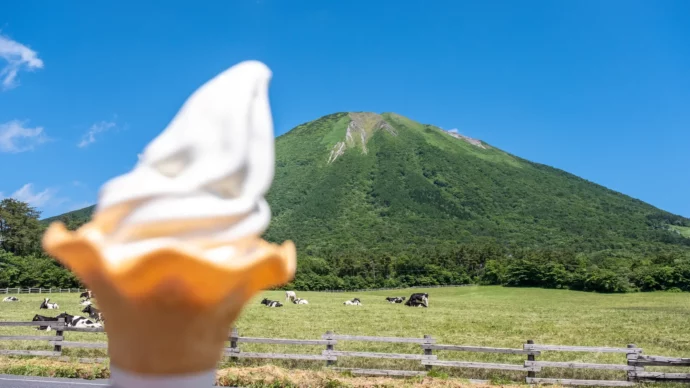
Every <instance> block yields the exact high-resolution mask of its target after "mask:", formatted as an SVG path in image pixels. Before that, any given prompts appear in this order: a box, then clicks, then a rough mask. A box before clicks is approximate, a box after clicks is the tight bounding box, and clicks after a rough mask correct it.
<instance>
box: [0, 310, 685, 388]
mask: <svg viewBox="0 0 690 388" xmlns="http://www.w3.org/2000/svg"><path fill="white" fill-rule="evenodd" d="M3 326H4V327H12V326H14V327H17V326H33V327H38V326H49V327H50V330H51V331H55V335H2V336H0V341H45V342H47V343H48V344H49V345H52V346H53V350H5V349H0V355H7V356H41V357H54V358H57V359H59V360H69V359H70V357H66V356H64V354H63V349H74V348H77V349H107V347H108V344H107V343H106V342H77V341H69V340H67V339H66V338H65V332H69V331H74V332H94V333H102V332H104V329H103V328H102V327H101V328H75V327H70V326H67V325H66V324H65V322H64V319H63V318H60V319H59V320H58V321H37V322H0V327H3ZM228 341H229V343H230V344H229V346H228V347H226V348H224V351H223V354H224V356H225V357H228V358H230V359H231V360H237V359H240V358H248V359H282V360H306V361H317V362H324V361H325V362H326V366H328V367H329V368H330V369H333V370H336V371H347V372H349V373H351V374H353V375H371V376H399V377H411V376H425V375H427V374H428V373H429V371H431V370H432V369H433V368H435V367H436V368H461V369H483V370H500V371H510V372H524V373H525V374H526V377H525V380H524V381H525V382H526V383H528V384H559V385H577V386H632V385H635V384H637V383H639V382H673V383H690V373H677V372H656V371H646V370H645V367H646V366H665V367H690V358H680V357H665V356H649V355H644V354H642V353H643V351H642V349H641V348H639V347H637V346H635V345H633V344H630V345H628V346H627V347H624V348H623V347H621V348H616V347H600V346H569V345H550V344H535V343H534V342H533V341H531V340H529V341H527V343H525V344H523V346H522V349H520V348H499V347H487V346H469V345H451V344H436V339H434V338H432V337H431V336H430V335H425V336H424V337H423V338H408V337H377V336H363V335H345V334H335V333H333V332H326V333H325V334H323V335H322V336H321V338H320V339H290V338H262V337H242V336H240V334H239V331H238V330H237V328H233V329H232V330H231V331H230V333H229V334H228ZM344 342H383V343H396V344H407V345H413V346H414V347H418V352H416V353H415V352H413V353H392V352H369V351H353V350H338V349H336V347H337V346H338V345H339V344H341V343H344ZM242 344H267V345H296V346H307V347H312V348H313V347H316V348H315V349H314V348H313V349H314V352H313V353H270V352H247V351H244V350H242V349H241V345H242ZM434 351H444V352H448V351H451V352H472V353H496V354H509V355H525V356H526V360H524V361H523V362H522V363H521V364H506V363H492V362H476V361H459V360H443V359H439V355H437V354H433V352H434ZM544 352H591V353H619V354H625V357H626V361H627V362H626V363H623V364H600V363H587V362H574V361H573V362H571V361H539V360H537V357H538V356H541V355H542V354H543V353H544ZM342 358H372V359H394V360H407V361H415V362H418V364H417V365H419V368H420V369H424V370H396V369H364V368H343V367H338V366H337V365H336V364H337V362H338V361H339V360H340V359H342ZM77 361H79V362H107V361H108V359H107V358H104V357H100V358H77ZM544 368H564V369H580V370H581V369H590V370H611V371H621V372H625V374H626V375H627V379H626V380H593V379H563V378H546V377H537V373H541V372H543V369H544ZM475 381H476V382H479V381H480V380H475Z"/></svg>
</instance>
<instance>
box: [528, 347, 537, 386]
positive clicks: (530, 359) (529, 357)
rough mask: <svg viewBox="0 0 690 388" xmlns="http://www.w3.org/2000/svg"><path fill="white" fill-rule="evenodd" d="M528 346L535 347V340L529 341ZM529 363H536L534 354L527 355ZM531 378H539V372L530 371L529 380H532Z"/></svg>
mask: <svg viewBox="0 0 690 388" xmlns="http://www.w3.org/2000/svg"><path fill="white" fill-rule="evenodd" d="M527 344H528V345H534V341H533V340H527ZM527 361H536V357H534V353H529V354H528V355H527ZM530 377H532V378H534V377H537V372H535V371H528V372H527V378H530ZM528 383H529V381H528Z"/></svg>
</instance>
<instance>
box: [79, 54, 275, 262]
mask: <svg viewBox="0 0 690 388" xmlns="http://www.w3.org/2000/svg"><path fill="white" fill-rule="evenodd" d="M270 78H271V71H270V70H269V69H268V68H267V67H266V66H265V65H264V64H262V63H260V62H256V61H247V62H242V63H240V64H238V65H236V66H233V67H231V68H230V69H228V70H226V71H224V72H223V73H221V74H219V75H218V76H216V77H215V78H213V79H212V80H210V81H209V82H207V83H206V84H205V85H203V86H202V87H201V88H199V89H198V90H197V91H195V92H194V93H193V94H192V96H191V97H189V99H188V100H187V101H186V102H185V103H184V105H183V106H182V108H181V109H180V111H179V112H178V113H177V115H176V116H175V117H174V119H173V120H172V122H171V123H170V124H169V125H168V127H167V128H166V129H165V130H164V131H163V132H162V133H161V134H160V135H159V136H158V137H156V138H155V139H154V140H153V141H152V142H151V143H150V144H149V145H148V146H147V147H146V149H145V150H144V152H143V154H141V155H140V158H139V162H138V163H137V165H136V166H135V167H134V169H133V170H132V171H130V172H129V173H127V174H124V175H122V176H119V177H117V178H114V179H112V180H110V181H108V182H107V183H105V184H104V185H103V187H101V191H100V194H99V200H98V206H97V209H96V212H95V214H94V220H95V221H97V222H100V223H101V224H102V225H106V227H104V228H103V230H102V231H100V232H98V233H97V235H94V236H91V237H92V238H94V239H96V240H98V241H99V243H100V244H101V246H102V247H103V248H104V249H103V253H104V256H105V258H106V259H107V260H108V261H110V262H119V261H121V260H126V259H127V258H132V257H136V256H137V255H141V254H142V253H146V252H147V251H151V250H154V249H157V248H160V247H165V246H169V245H170V244H177V245H183V246H185V247H186V249H191V250H196V252H195V253H196V254H201V255H202V256H203V257H205V258H207V259H208V260H213V261H217V260H223V259H227V257H228V255H231V254H232V249H234V248H232V247H230V244H229V243H232V242H234V241H237V240H240V239H244V238H248V237H253V236H259V235H260V234H262V233H263V232H264V231H265V229H266V228H267V227H268V223H269V221H270V216H271V214H270V209H269V207H268V204H267V203H266V201H265V199H264V195H265V193H266V191H267V190H268V188H269V187H270V184H271V181H272V179H273V173H274V159H275V155H274V135H273V122H272V119H271V111H270V106H269V102H268V84H269V81H270Z"/></svg>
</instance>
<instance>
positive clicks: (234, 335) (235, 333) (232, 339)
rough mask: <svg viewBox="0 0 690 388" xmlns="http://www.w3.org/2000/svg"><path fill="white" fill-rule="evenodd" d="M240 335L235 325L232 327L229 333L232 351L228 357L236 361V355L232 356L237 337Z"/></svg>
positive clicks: (235, 347)
mask: <svg viewBox="0 0 690 388" xmlns="http://www.w3.org/2000/svg"><path fill="white" fill-rule="evenodd" d="M239 336H240V333H239V331H237V328H236V327H233V328H232V332H231V333H230V349H232V353H230V359H231V360H233V361H237V357H234V356H233V354H234V353H235V350H236V349H237V338H238V337H239Z"/></svg>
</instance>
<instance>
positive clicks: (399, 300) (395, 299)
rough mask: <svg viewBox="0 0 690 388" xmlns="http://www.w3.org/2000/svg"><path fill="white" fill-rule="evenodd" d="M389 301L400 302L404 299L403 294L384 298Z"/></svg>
mask: <svg viewBox="0 0 690 388" xmlns="http://www.w3.org/2000/svg"><path fill="white" fill-rule="evenodd" d="M386 300H387V301H388V302H389V303H402V302H404V301H405V297H404V296H389V297H388V298H386Z"/></svg>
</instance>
